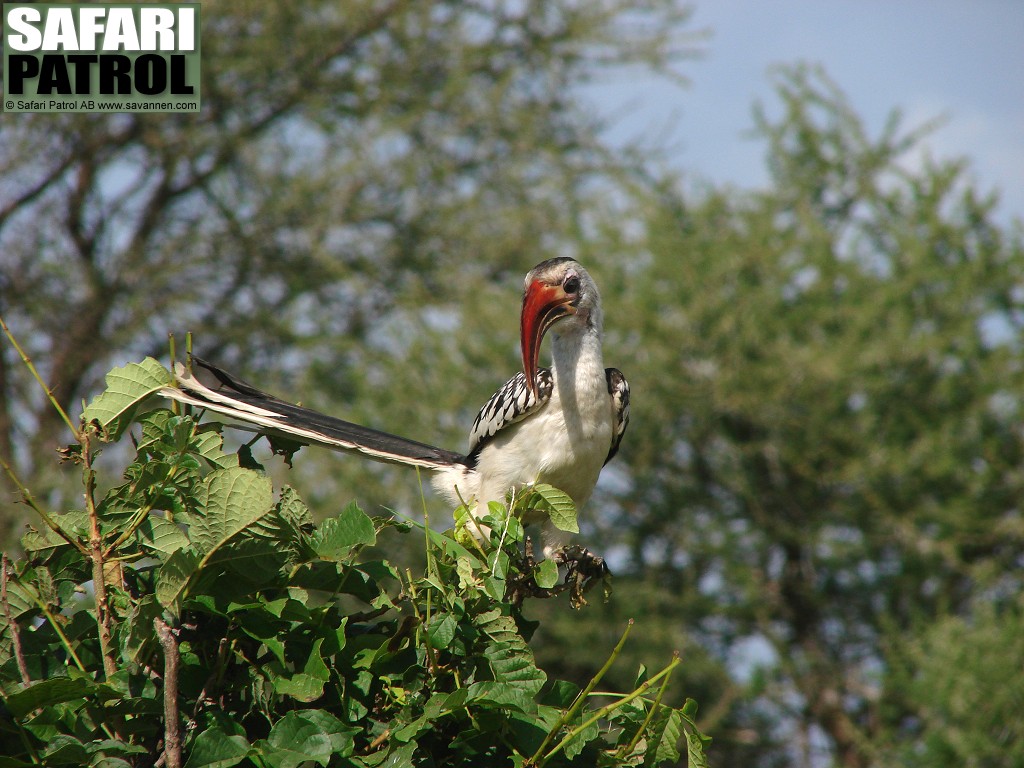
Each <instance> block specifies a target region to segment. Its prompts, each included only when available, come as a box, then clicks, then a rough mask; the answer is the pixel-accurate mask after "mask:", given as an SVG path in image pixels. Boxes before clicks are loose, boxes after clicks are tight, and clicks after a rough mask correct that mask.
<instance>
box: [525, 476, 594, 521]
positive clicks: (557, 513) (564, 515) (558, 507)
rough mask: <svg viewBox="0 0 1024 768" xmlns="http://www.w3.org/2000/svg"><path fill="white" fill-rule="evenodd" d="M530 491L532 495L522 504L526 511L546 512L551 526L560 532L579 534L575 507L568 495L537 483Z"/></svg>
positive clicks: (544, 484)
mask: <svg viewBox="0 0 1024 768" xmlns="http://www.w3.org/2000/svg"><path fill="white" fill-rule="evenodd" d="M530 490H531V491H532V493H531V494H529V495H528V496H527V498H526V501H525V502H524V504H525V505H526V508H527V509H535V510H538V511H541V512H547V514H548V516H549V517H550V518H551V523H552V525H554V526H555V528H558V530H560V531H567V532H568V533H579V532H580V527H579V525H578V524H577V522H576V505H575V504H574V503H573V500H572V499H571V498H570V497H569V494H567V493H565V492H564V491H560V490H558V489H557V488H555V487H554V486H551V485H547V484H546V483H537V484H536V485H534V486H532V487H531V488H530Z"/></svg>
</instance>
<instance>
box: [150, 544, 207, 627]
mask: <svg viewBox="0 0 1024 768" xmlns="http://www.w3.org/2000/svg"><path fill="white" fill-rule="evenodd" d="M198 567H199V555H198V553H196V552H195V550H193V549H191V548H189V549H179V550H176V551H174V552H172V553H171V556H170V557H168V558H167V560H166V562H164V564H163V565H162V566H161V567H160V571H159V572H158V573H157V577H156V599H157V600H159V601H160V605H162V606H164V607H165V608H169V609H171V610H173V611H174V612H175V613H177V602H178V601H179V600H180V599H181V597H182V595H184V593H185V590H186V589H187V588H188V584H189V581H190V580H191V579H192V574H194V573H195V572H196V568H198Z"/></svg>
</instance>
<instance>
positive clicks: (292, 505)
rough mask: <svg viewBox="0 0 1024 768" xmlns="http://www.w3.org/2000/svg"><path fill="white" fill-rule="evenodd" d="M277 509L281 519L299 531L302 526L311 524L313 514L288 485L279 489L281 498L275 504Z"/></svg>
mask: <svg viewBox="0 0 1024 768" xmlns="http://www.w3.org/2000/svg"><path fill="white" fill-rule="evenodd" d="M277 509H278V512H279V513H280V515H281V517H282V518H283V519H284V520H286V521H288V522H289V523H290V524H291V525H292V526H293V527H295V528H299V529H301V528H302V527H303V526H306V525H312V524H313V513H312V512H310V511H309V507H307V506H306V504H305V502H303V501H302V499H301V498H300V497H299V494H298V492H297V491H296V490H295V489H294V488H292V487H291V486H290V485H286V486H284V487H283V488H282V489H281V498H280V500H279V501H278V502H277Z"/></svg>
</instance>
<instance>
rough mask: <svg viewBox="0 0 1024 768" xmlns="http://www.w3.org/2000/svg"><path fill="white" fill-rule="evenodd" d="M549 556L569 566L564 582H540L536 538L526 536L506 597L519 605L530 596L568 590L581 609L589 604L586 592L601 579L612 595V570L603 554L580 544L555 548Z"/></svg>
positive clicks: (559, 592) (544, 596)
mask: <svg viewBox="0 0 1024 768" xmlns="http://www.w3.org/2000/svg"><path fill="white" fill-rule="evenodd" d="M549 557H550V559H551V561H552V562H553V563H555V565H558V566H564V567H565V579H563V581H562V583H561V584H554V585H553V586H550V587H542V586H540V585H539V584H538V583H537V581H538V578H537V559H536V557H535V556H534V552H533V541H532V540H531V539H530V538H529V537H527V538H526V544H525V546H524V549H523V555H522V558H521V559H520V561H519V563H518V566H519V567H518V568H517V569H516V570H517V573H516V574H515V576H511V577H510V578H509V580H508V587H507V589H506V592H505V597H506V599H507V600H508V601H509V602H511V603H512V604H513V605H515V606H516V607H517V608H518V607H520V606H521V605H522V604H523V600H525V599H526V598H527V597H540V598H549V597H555V596H557V595H560V594H562V593H563V592H566V591H568V592H569V604H570V605H571V606H572V607H573V608H577V609H579V608H582V607H583V606H584V605H586V604H587V600H586V598H585V597H584V596H583V594H584V593H585V592H589V591H590V590H591V589H592V588H593V587H594V585H595V584H596V583H597V582H598V581H600V582H601V583H602V584H603V585H604V598H605V600H607V599H608V597H609V596H610V595H611V571H610V570H609V569H608V565H607V564H606V563H605V561H604V558H603V557H599V556H598V555H595V554H594V553H593V552H591V551H590V550H588V549H587V548H586V547H581V546H579V545H572V546H566V547H560V548H559V549H556V550H554V551H553V552H551V553H550V555H549ZM552 575H553V574H552Z"/></svg>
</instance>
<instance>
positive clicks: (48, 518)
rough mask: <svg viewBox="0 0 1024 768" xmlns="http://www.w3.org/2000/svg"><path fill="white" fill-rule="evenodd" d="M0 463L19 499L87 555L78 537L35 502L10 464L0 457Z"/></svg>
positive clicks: (63, 537) (51, 528) (86, 549)
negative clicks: (61, 525)
mask: <svg viewBox="0 0 1024 768" xmlns="http://www.w3.org/2000/svg"><path fill="white" fill-rule="evenodd" d="M0 465H3V468H4V472H6V473H7V476H8V477H9V478H10V479H11V482H12V483H14V485H15V486H17V488H18V491H19V492H20V493H21V500H22V501H23V502H25V504H27V505H28V506H29V507H31V508H32V510H33V511H34V512H35V513H36V514H37V515H39V516H40V517H41V518H42V519H43V522H44V523H46V525H47V527H49V529H50V530H51V531H53V532H54V533H56V534H57V535H58V536H60V537H61V538H62V539H64V541H66V542H67V543H68V544H70V545H71V546H73V547H74V548H75V549H77V550H78V551H79V553H80V554H81V555H82V557H89V550H88V548H87V547H86V546H85V545H84V544H83V543H82V542H80V541H79V540H78V539H75V538H73V537H72V536H71V534H69V533H68V532H67V531H65V530H64V529H63V528H61V527H60V525H59V524H58V523H57V521H56V520H54V519H53V518H52V517H51V516H50V513H49V512H47V511H46V510H45V509H43V508H42V507H41V506H39V504H37V503H36V500H35V497H33V496H32V491H30V490H29V489H28V486H26V485H25V484H24V483H22V482H21V480H19V479H18V476H17V475H16V474H15V472H14V469H12V468H11V465H10V464H8V463H7V462H6V461H4V460H3V459H0Z"/></svg>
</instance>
